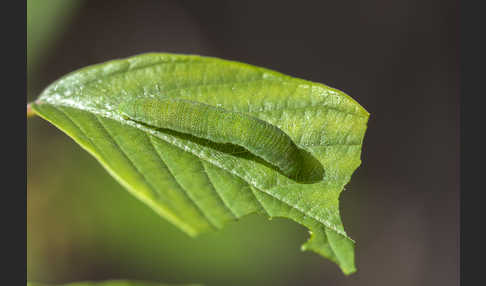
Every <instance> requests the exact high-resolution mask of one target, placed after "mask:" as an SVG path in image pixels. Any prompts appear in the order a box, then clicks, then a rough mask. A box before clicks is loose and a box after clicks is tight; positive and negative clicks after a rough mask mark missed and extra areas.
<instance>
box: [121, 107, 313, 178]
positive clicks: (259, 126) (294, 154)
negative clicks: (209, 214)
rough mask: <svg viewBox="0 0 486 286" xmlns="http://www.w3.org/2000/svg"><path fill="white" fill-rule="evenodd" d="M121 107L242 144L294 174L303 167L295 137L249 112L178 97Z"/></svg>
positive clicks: (143, 118) (153, 121)
mask: <svg viewBox="0 0 486 286" xmlns="http://www.w3.org/2000/svg"><path fill="white" fill-rule="evenodd" d="M119 110H120V112H121V113H122V115H123V116H125V117H128V118H129V119H131V120H133V121H137V122H142V123H144V124H147V125H151V126H155V127H158V128H167V129H171V130H175V131H178V132H181V133H186V134H191V135H193V136H196V137H200V138H204V139H207V140H210V141H213V142H216V143H230V144H235V145H239V146H242V147H244V148H246V149H247V150H248V151H250V152H251V153H253V154H254V155H256V156H259V157H261V158H263V159H264V160H265V161H266V162H268V163H270V164H272V165H274V166H276V167H277V168H278V169H279V170H280V171H281V172H282V173H283V174H285V175H287V176H288V177H290V178H296V177H297V176H298V173H299V171H302V164H303V161H304V158H303V154H302V152H301V150H300V149H299V148H298V147H297V146H296V145H295V143H294V142H293V141H292V139H291V138H290V137H289V136H288V135H287V134H285V132H283V131H282V130H280V129H279V128H278V127H276V126H274V125H272V124H269V123H267V122H265V121H263V120H261V119H258V118H256V117H253V116H250V115H248V114H245V113H242V112H234V111H228V110H226V109H224V108H221V107H215V106H211V105H207V104H204V103H200V102H195V101H190V100H186V99H177V98H164V99H160V98H138V99H133V100H130V101H126V102H122V103H121V104H120V106H119Z"/></svg>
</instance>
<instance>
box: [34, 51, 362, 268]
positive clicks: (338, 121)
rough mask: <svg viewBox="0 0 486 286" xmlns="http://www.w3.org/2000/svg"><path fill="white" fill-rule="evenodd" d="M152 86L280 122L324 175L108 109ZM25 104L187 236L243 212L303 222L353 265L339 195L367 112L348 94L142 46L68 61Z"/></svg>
mask: <svg viewBox="0 0 486 286" xmlns="http://www.w3.org/2000/svg"><path fill="white" fill-rule="evenodd" d="M161 96H164V97H167V96H169V97H175V98H177V97H180V98H184V99H189V100H193V101H198V102H201V103H204V104H209V105H213V106H220V107H223V108H225V109H228V110H232V111H238V112H245V113H248V114H251V115H252V116H255V117H258V118H259V119H261V120H264V121H266V122H268V123H270V124H273V125H275V126H277V127H279V128H281V129H282V130H283V131H285V132H286V134H288V135H289V136H290V137H291V138H292V140H294V142H295V143H296V144H297V145H298V146H299V147H301V148H304V149H305V150H306V151H308V152H310V153H311V154H312V156H314V157H315V158H317V159H318V160H319V162H320V164H322V166H323V168H324V169H325V177H324V179H323V180H322V181H320V182H317V183H313V184H302V183H299V182H296V181H293V180H291V179H289V178H287V177H285V176H283V175H282V174H280V173H279V172H277V171H276V170H274V169H272V168H271V167H269V166H267V165H265V164H261V162H258V160H255V158H252V157H251V156H249V155H248V154H246V153H243V154H234V152H233V151H234V150H233V149H232V147H228V146H224V145H218V144H213V143H212V142H207V141H204V140H200V139H198V138H194V137H191V136H190V135H184V134H178V133H177V132H172V131H170V130H161V129H154V128H150V127H147V126H144V125H142V124H139V123H136V122H131V121H129V120H127V119H125V118H123V117H122V116H121V115H120V114H119V113H118V112H117V107H118V105H119V104H120V102H122V101H123V100H127V99H133V98H137V97H155V98H157V97H161ZM32 108H33V109H34V110H35V111H36V112H37V113H38V114H39V115H40V116H41V117H43V118H44V119H46V120H48V121H50V122H51V123H53V124H54V125H55V126H57V127H58V128H60V129H61V130H63V131H64V132H65V133H66V134H68V135H69V136H71V137H72V138H73V139H74V140H75V141H76V142H77V143H78V144H79V145H81V146H82V147H83V148H85V149H86V150H87V151H88V152H89V153H91V154H92V155H93V156H94V157H95V158H96V159H97V160H98V161H99V162H100V163H101V164H102V165H103V166H104V167H105V168H106V169H107V170H108V172H109V173H110V174H111V175H112V176H113V177H115V179H117V180H118V181H119V182H120V183H121V184H122V185H123V186H125V187H126V188H127V189H128V190H129V191H130V192H131V193H132V194H134V195H135V196H137V197H138V198H139V199H141V200H142V201H144V202H145V203H147V204H148V205H149V206H151V207H152V208H153V209H154V210H155V211H157V212H158V213H159V214H161V215H162V216H164V217H166V218H167V219H168V220H169V221H171V222H172V223H173V224H175V225H177V226H179V227H180V228H181V229H182V230H184V231H185V232H186V233H188V234H189V235H192V236H194V235H196V234H197V233H199V232H202V231H206V230H208V229H213V228H216V229H217V228H221V227H222V226H223V225H224V223H225V222H227V221H231V220H234V219H237V218H239V217H242V216H244V215H247V214H249V213H251V212H259V213H263V214H266V215H268V216H270V217H275V216H281V217H287V218H290V219H293V220H295V221H296V222H298V223H301V224H303V225H305V226H307V227H308V228H309V229H311V230H312V232H313V236H312V237H311V240H310V241H309V242H308V243H307V244H305V245H304V246H303V249H304V250H305V249H308V250H312V251H314V252H317V253H319V254H321V255H322V256H325V257H328V258H329V259H330V260H331V261H334V262H335V263H337V264H338V265H340V267H341V269H342V270H343V272H344V273H346V274H349V273H352V272H354V271H355V267H354V252H353V247H354V246H353V241H352V240H351V239H350V238H349V237H348V236H347V235H346V233H345V231H344V228H343V226H342V222H341V219H340V215H339V194H340V192H341V191H342V189H343V187H344V185H345V184H346V183H347V182H348V181H349V179H350V177H351V175H352V173H353V172H354V170H355V169H356V168H357V167H358V166H359V165H360V163H361V160H360V154H361V145H362V141H363V138H364V133H365V131H366V124H367V120H368V117H369V114H368V112H367V111H366V110H365V109H364V108H362V107H361V106H360V105H359V104H358V103H357V102H355V101H354V100H353V99H352V98H350V97H349V96H348V95H346V94H344V93H342V92H340V91H338V90H335V89H332V88H329V87H327V86H325V85H322V84H318V83H312V82H308V81H305V80H301V79H296V78H292V77H290V76H287V75H283V74H280V73H278V72H274V71H270V70H267V69H264V68H258V67H253V66H250V65H246V64H242V63H235V62H230V61H225V60H220V59H215V58H206V57H199V56H182V55H170V54H145V55H139V56H135V57H132V58H128V59H124V60H115V61H110V62H107V63H104V64H99V65H94V66H91V67H87V68H83V69H81V70H78V71H75V72H73V73H71V74H69V75H67V76H65V77H63V78H61V79H59V80H58V81H56V82H54V83H53V84H52V85H50V86H49V87H48V88H47V89H46V90H45V91H44V92H43V94H42V95H41V96H40V97H39V99H38V100H37V101H36V102H35V103H34V104H33V105H32ZM329 231H330V232H329ZM334 234H335V235H334Z"/></svg>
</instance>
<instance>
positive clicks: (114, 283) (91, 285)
mask: <svg viewBox="0 0 486 286" xmlns="http://www.w3.org/2000/svg"><path fill="white" fill-rule="evenodd" d="M177 285H178V286H198V285H199V286H201V285H200V284H165V283H164V284H162V283H155V282H145V281H129V280H109V281H102V282H73V283H68V284H62V285H59V284H56V286H177ZM27 286H54V285H53V284H44V283H35V282H27Z"/></svg>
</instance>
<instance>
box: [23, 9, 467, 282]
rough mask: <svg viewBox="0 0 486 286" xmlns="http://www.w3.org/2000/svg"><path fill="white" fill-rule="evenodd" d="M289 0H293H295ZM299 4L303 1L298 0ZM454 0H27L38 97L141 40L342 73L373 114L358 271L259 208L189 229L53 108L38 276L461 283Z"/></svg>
mask: <svg viewBox="0 0 486 286" xmlns="http://www.w3.org/2000/svg"><path fill="white" fill-rule="evenodd" d="M284 2H285V1H284ZM291 3H292V2H291ZM456 9H457V4H456V3H455V2H454V1H452V0H451V1H418V0H416V1H415V0H414V1H392V2H386V3H384V2H383V1H378V0H373V1H367V4H366V5H365V4H360V3H356V4H353V5H351V4H349V3H344V2H339V1H314V2H311V3H305V4H303V3H300V2H294V3H293V4H286V3H283V2H281V1H279V2H277V1H274V2H272V1H263V2H259V1H211V2H205V1H111V0H110V1H80V0H76V1H75V0H69V1H68V0H28V1H27V75H28V77H27V90H28V94H27V101H31V100H34V99H35V98H36V97H37V96H38V94H39V93H40V92H41V91H42V89H43V88H45V87H46V86H47V85H49V84H50V83H51V82H52V81H54V80H55V79H57V78H59V77H60V76H62V75H64V74H66V73H68V72H71V71H73V70H75V69H78V68H81V67H83V66H86V65H90V64H95V63H99V62H103V61H106V60H109V59H113V58H120V57H127V56H131V55H135V54H139V53H143V52H174V53H195V54H201V55H208V56H216V57H222V58H226V59H231V60H238V61H243V62H247V63H250V64H254V65H259V66H264V67H268V68H272V69H276V70H279V71H281V72H284V73H287V74H290V75H294V76H298V77H302V78H306V79H310V80H314V81H318V82H323V83H326V84H329V85H331V86H334V87H337V88H340V89H342V90H344V91H345V92H347V93H349V94H350V95H351V96H352V97H353V98H355V99H356V100H357V101H358V102H360V104H362V105H363V106H364V107H365V108H366V109H367V110H368V111H369V112H370V113H371V119H370V123H369V129H368V133H367V135H366V138H365V145H364V149H363V164H362V166H361V167H360V168H359V169H358V170H357V171H356V172H355V174H354V176H353V178H352V180H351V182H350V183H349V184H348V186H346V191H345V192H344V193H343V194H342V195H341V212H342V217H343V221H344V226H345V229H346V230H347V232H348V234H350V236H351V237H352V238H353V239H355V240H356V241H357V245H356V259H357V267H358V272H357V273H356V274H354V275H352V276H350V277H345V276H344V275H342V274H341V272H340V271H339V269H338V267H337V266H336V265H334V264H333V263H331V262H329V261H327V260H325V259H323V258H321V257H320V256H318V255H317V254H314V253H311V252H301V251H300V245H301V244H302V243H303V242H304V241H305V240H306V239H307V237H308V233H307V230H306V229H305V228H304V227H302V226H300V225H297V224H295V223H293V222H291V221H288V220H284V219H274V220H271V221H269V220H267V219H265V218H263V217H259V216H256V215H253V216H249V217H246V218H244V219H242V220H241V221H238V222H236V223H232V224H230V225H228V226H227V227H226V228H224V229H223V230H222V231H219V232H212V233H207V234H204V235H201V236H200V237H199V238H197V239H192V238H189V237H188V236H187V235H185V234H184V233H182V232H181V231H179V230H178V229H177V228H175V227H174V226H172V225H171V224H169V223H168V222H166V221H165V220H164V219H161V218H160V217H158V216H157V215H156V214H155V213H154V212H153V211H152V210H151V209H149V208H148V207H146V206H145V205H143V204H142V203H141V202H139V201H138V200H137V199H135V198H134V197H132V196H131V195H130V194H129V193H128V192H127V191H125V190H124V189H123V188H122V187H121V186H120V185H119V184H118V183H117V182H116V181H115V180H114V179H113V178H112V177H110V176H109V175H108V173H107V172H106V171H105V170H104V169H103V168H102V167H101V166H100V165H99V164H98V163H97V162H96V160H95V159H94V158H92V157H91V156H90V155H89V154H88V153H86V152H85V151H84V150H82V149H81V148H80V147H79V146H78V145H76V144H75V143H74V142H73V141H72V140H71V139H70V138H69V137H67V136H66V135H65V134H63V133H62V132H60V131H59V130H57V129H56V128H55V127H53V126H52V125H50V124H49V123H47V122H46V121H44V120H42V119H40V118H32V119H29V120H28V123H27V140H28V144H27V147H28V148H27V152H28V154H27V160H28V161H27V275H28V276H27V278H28V280H32V281H38V282H45V283H63V282H71V281H81V280H103V279H119V278H120V279H125V278H126V279H143V280H153V281H160V282H177V283H184V282H200V283H205V284H206V285H457V284H458V280H459V264H458V259H459V232H458V231H459V219H458V218H459V207H458V202H459V200H458V196H459V185H458V182H459V175H458V167H457V166H458V146H459V139H458V134H459V127H458V110H457V104H458V92H457V88H458V75H457V70H458V69H457V65H458V60H457V39H456V38H457V36H456V35H457V33H456V29H457V21H456V20H457V19H456V16H455V15H456Z"/></svg>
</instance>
